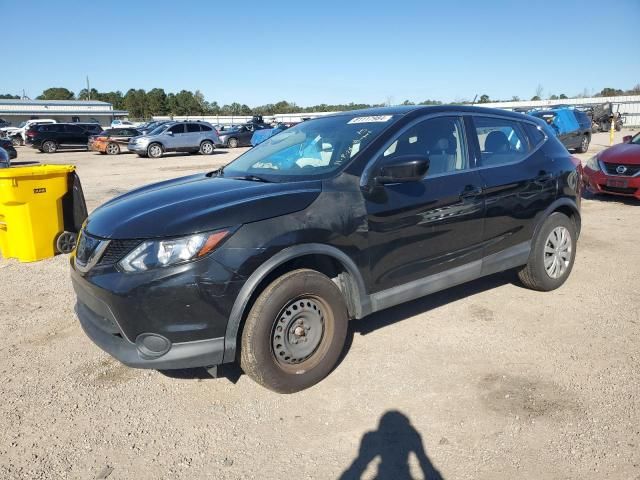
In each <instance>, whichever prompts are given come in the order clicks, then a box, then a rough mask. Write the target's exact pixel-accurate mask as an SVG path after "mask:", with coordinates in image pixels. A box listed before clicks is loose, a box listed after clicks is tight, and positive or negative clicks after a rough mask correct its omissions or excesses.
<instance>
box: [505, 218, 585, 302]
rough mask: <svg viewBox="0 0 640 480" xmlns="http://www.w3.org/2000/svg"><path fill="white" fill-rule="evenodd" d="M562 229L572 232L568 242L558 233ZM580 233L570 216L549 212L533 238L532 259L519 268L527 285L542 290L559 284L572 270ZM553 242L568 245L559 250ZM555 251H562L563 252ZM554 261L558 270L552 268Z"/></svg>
mask: <svg viewBox="0 0 640 480" xmlns="http://www.w3.org/2000/svg"><path fill="white" fill-rule="evenodd" d="M562 231H564V233H565V234H567V235H568V236H569V238H568V240H567V243H566V244H565V243H564V242H563V241H562V237H559V236H558V235H557V233H558V232H562ZM577 237H578V235H577V232H576V227H575V225H574V223H573V222H572V221H571V219H570V218H569V217H567V216H566V215H565V214H563V213H560V212H555V213H552V214H551V215H549V217H548V218H547V219H546V220H545V221H544V223H543V224H542V228H540V231H539V232H538V234H537V236H536V238H535V239H534V241H533V248H532V249H531V253H530V254H529V262H528V263H527V264H526V265H525V266H524V267H523V268H522V269H521V270H520V271H519V272H518V277H519V278H520V281H521V282H522V283H523V284H524V286H525V287H527V288H530V289H532V290H539V291H541V292H548V291H550V290H555V289H556V288H558V287H560V286H561V285H562V284H563V283H564V282H565V281H566V280H567V278H569V275H570V274H571V269H572V268H573V263H574V261H575V258H576V246H577ZM554 244H555V246H560V247H561V246H562V245H566V249H565V250H564V251H563V249H562V248H560V249H559V250H556V249H555V248H554ZM554 252H558V253H560V256H558V255H556V254H555V253H554ZM554 257H555V259H554ZM551 259H553V260H551ZM556 262H557V263H556ZM554 265H556V266H557V268H558V270H555V271H554V270H553V266H554ZM548 269H549V270H551V271H549V270H548ZM554 274H556V275H554Z"/></svg>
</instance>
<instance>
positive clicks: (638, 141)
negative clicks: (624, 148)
mask: <svg viewBox="0 0 640 480" xmlns="http://www.w3.org/2000/svg"><path fill="white" fill-rule="evenodd" d="M631 143H633V144H634V145H640V133H637V134H636V136H635V137H633V138H632V139H631Z"/></svg>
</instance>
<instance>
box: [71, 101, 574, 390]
mask: <svg viewBox="0 0 640 480" xmlns="http://www.w3.org/2000/svg"><path fill="white" fill-rule="evenodd" d="M581 189H582V184H581V167H580V162H579V161H578V160H577V159H575V158H573V157H572V156H571V155H570V154H569V152H567V149H566V148H565V147H564V146H563V145H562V144H561V143H560V142H559V141H558V140H557V138H556V137H555V135H554V134H553V133H551V132H550V131H549V128H548V127H547V126H546V125H545V123H544V122H543V121H542V120H539V119H536V118H534V117H531V116H527V115H521V114H518V113H513V112H505V111H502V110H493V109H486V108H478V107H462V106H437V107H420V106H408V107H393V108H380V109H370V110H361V111H352V112H344V113H340V114H334V115H329V116H325V117H321V118H317V119H314V120H309V121H306V122H303V123H301V124H299V125H296V126H294V127H292V128H290V129H287V130H285V131H283V132H281V133H279V134H277V135H274V136H273V137H270V138H268V139H267V140H265V141H264V142H262V143H260V144H259V145H257V146H256V147H254V148H252V149H250V150H248V151H247V152H245V153H244V154H243V155H241V156H239V157H238V158H237V159H236V160H234V161H233V162H232V163H230V164H229V165H227V166H226V167H224V168H221V169H218V170H216V171H213V172H209V173H201V174H196V175H191V176H188V177H183V178H178V179H174V180H168V181H164V182H161V183H158V184H155V185H148V186H145V187H142V188H139V189H137V190H134V191H131V192H129V193H126V194H124V195H122V196H120V197H117V198H114V199H113V200H110V201H109V202H107V203H106V204H104V205H103V206H101V207H99V208H98V209H96V210H94V212H93V213H92V214H91V215H90V216H89V218H88V220H87V222H86V223H85V225H84V227H83V230H82V231H81V233H80V237H79V241H78V246H77V249H76V251H75V253H74V254H73V255H72V256H71V260H70V261H71V278H72V283H73V287H74V289H75V292H76V296H77V303H76V312H77V315H78V317H79V319H80V323H81V325H82V327H83V329H84V331H85V332H86V334H87V335H88V336H89V337H90V338H91V339H92V340H93V341H94V342H95V343H96V344H98V345H99V346H100V347H101V348H103V349H104V350H105V351H107V352H109V353H110V354H111V355H113V356H114V357H116V358H117V359H119V360H120V361H122V362H123V363H125V364H127V365H130V366H132V367H139V368H155V369H180V368H189V367H201V366H204V367H210V368H209V371H210V372H215V368H213V367H215V366H217V365H220V364H222V363H227V362H233V361H236V360H239V362H240V365H241V367H242V369H243V370H244V371H245V372H246V373H247V374H248V375H249V376H250V377H251V378H253V379H254V380H256V381H257V382H259V383H260V384H262V385H264V386H266V387H268V388H270V389H272V390H275V391H278V392H295V391H298V390H302V389H304V388H307V387H309V386H311V385H313V384H315V383H317V382H319V381H320V380H321V379H322V378H324V377H325V376H326V375H328V374H329V373H330V371H331V370H332V369H333V368H334V366H335V365H336V363H337V361H338V359H339V358H340V355H341V352H342V350H343V347H344V344H345V339H346V335H347V323H348V321H349V319H352V318H362V317H365V316H367V315H369V314H370V313H373V312H376V311H379V310H383V309H385V308H389V307H392V306H394V305H398V304H400V303H402V302H407V301H409V300H412V299H415V298H418V297H421V296H423V295H427V294H430V293H433V292H436V291H438V290H442V289H445V288H448V287H451V286H453V285H457V284H460V283H463V282H468V281H470V280H473V279H476V278H479V277H482V276H485V275H490V274H492V273H496V272H500V271H503V270H508V269H515V270H516V271H517V272H518V274H519V277H520V280H521V282H522V284H523V285H525V286H526V287H528V288H532V289H535V290H541V291H548V290H553V289H555V288H558V287H560V286H561V285H562V284H563V283H564V282H565V280H567V278H568V277H569V274H570V272H571V269H572V267H573V262H574V259H575V255H576V247H577V241H578V234H579V232H580V224H581V222H580V194H581ZM554 315H556V312H550V316H554ZM410 341H413V339H412V340H410ZM421 341H429V340H428V339H423V340H421ZM410 361H411V359H409V358H407V362H410Z"/></svg>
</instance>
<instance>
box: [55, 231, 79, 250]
mask: <svg viewBox="0 0 640 480" xmlns="http://www.w3.org/2000/svg"><path fill="white" fill-rule="evenodd" d="M76 240H77V235H76V234H75V233H73V232H62V233H61V234H60V235H58V238H56V250H58V252H59V253H71V252H72V251H73V249H74V248H75V247H76Z"/></svg>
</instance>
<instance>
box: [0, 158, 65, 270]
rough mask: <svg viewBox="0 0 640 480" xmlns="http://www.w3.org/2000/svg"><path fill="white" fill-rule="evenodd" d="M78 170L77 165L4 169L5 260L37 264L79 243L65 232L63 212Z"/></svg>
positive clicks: (1, 233)
mask: <svg viewBox="0 0 640 480" xmlns="http://www.w3.org/2000/svg"><path fill="white" fill-rule="evenodd" d="M74 171H75V167H74V166H73V165H34V166H28V167H12V168H3V169H0V253H2V256H3V257H5V258H17V259H18V260H20V261H21V262H33V261H36V260H40V259H43V258H47V257H52V256H54V255H55V254H56V251H60V248H61V247H62V248H65V242H67V243H68V242H69V241H72V242H73V243H75V237H73V238H70V236H73V235H74V234H73V233H72V232H65V228H64V227H65V221H64V213H63V197H65V196H68V195H67V193H68V192H69V188H70V182H69V175H70V174H73V172H74ZM71 185H72V184H71ZM66 248H67V249H69V248H68V245H67V247H66ZM71 248H73V245H72V246H71ZM65 253H67V252H65Z"/></svg>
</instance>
